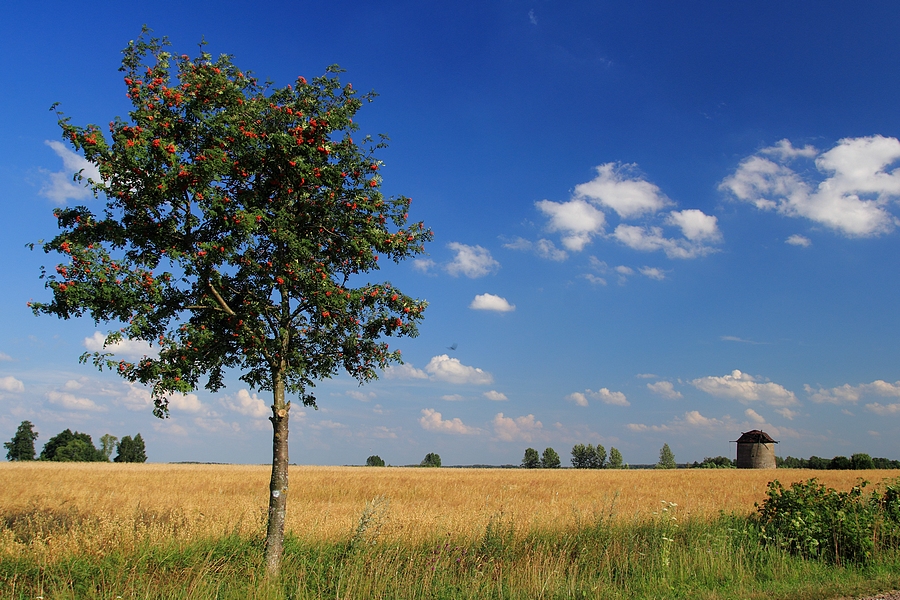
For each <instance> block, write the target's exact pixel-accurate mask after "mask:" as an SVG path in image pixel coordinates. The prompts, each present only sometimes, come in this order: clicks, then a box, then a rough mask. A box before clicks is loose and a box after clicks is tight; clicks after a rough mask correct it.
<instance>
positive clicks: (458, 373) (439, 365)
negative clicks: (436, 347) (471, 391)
mask: <svg viewBox="0 0 900 600" xmlns="http://www.w3.org/2000/svg"><path fill="white" fill-rule="evenodd" d="M425 371H427V372H428V373H429V374H431V376H432V377H433V378H434V379H436V380H439V381H446V382H448V383H458V384H466V383H470V384H474V385H488V384H490V383H493V381H494V376H493V375H491V374H490V373H488V372H486V371H483V370H481V369H478V368H476V367H470V366H467V365H464V364H462V363H461V362H460V361H459V359H458V358H450V357H449V356H448V355H446V354H441V355H440V356H435V357H432V359H431V361H429V363H428V365H426V367H425Z"/></svg>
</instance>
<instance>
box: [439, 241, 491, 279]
mask: <svg viewBox="0 0 900 600" xmlns="http://www.w3.org/2000/svg"><path fill="white" fill-rule="evenodd" d="M447 247H448V248H450V250H452V251H454V252H456V257H455V258H454V259H453V260H452V261H451V262H449V263H448V264H447V265H446V267H445V268H446V269H447V272H448V273H450V274H451V275H453V276H454V277H458V276H459V275H465V276H466V277H469V278H470V279H476V278H478V277H484V276H485V275H489V274H490V273H493V272H494V271H496V270H497V269H498V268H500V263H498V262H497V261H496V260H494V258H493V257H492V256H491V253H490V251H488V250H487V249H486V248H482V247H481V246H467V245H466V244H460V243H458V242H451V243H449V244H447Z"/></svg>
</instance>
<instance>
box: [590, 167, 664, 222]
mask: <svg viewBox="0 0 900 600" xmlns="http://www.w3.org/2000/svg"><path fill="white" fill-rule="evenodd" d="M636 167H637V165H633V164H632V165H621V164H616V163H606V164H603V165H600V166H599V167H597V177H595V178H594V179H593V180H591V181H589V182H587V183H581V184H579V185H576V186H575V197H576V198H587V199H588V200H590V201H591V202H593V203H595V204H599V205H601V206H605V207H608V208H611V209H612V210H614V211H615V212H616V213H617V214H618V215H619V216H620V217H621V218H623V219H630V218H634V217H638V216H641V215H643V214H647V213H651V214H652V213H656V212H659V211H660V210H662V209H663V208H665V207H666V206H668V205H671V204H672V201H671V200H669V199H668V198H666V196H665V194H663V193H662V191H661V190H660V189H659V188H658V187H657V186H656V185H654V184H652V183H650V182H649V181H645V180H643V179H640V178H637V177H631V176H630V175H631V172H632V171H634V170H635V169H636Z"/></svg>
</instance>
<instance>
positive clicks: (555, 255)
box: [503, 237, 569, 262]
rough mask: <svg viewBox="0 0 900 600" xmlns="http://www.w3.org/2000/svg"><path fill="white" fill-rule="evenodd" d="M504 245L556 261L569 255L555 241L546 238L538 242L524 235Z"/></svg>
mask: <svg viewBox="0 0 900 600" xmlns="http://www.w3.org/2000/svg"><path fill="white" fill-rule="evenodd" d="M503 247H504V248H507V249H509V250H524V251H527V252H534V253H535V254H537V255H538V256H539V257H541V258H546V259H547V260H552V261H556V262H560V261H563V260H566V258H568V257H569V255H568V254H567V253H566V251H565V250H560V249H559V248H557V247H556V245H555V244H554V243H553V242H551V241H550V240H548V239H544V238H541V239H539V240H538V241H536V242H531V241H530V240H526V239H525V238H523V237H517V238H515V239H514V240H513V241H511V242H506V243H505V244H503Z"/></svg>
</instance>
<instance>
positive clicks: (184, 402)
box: [169, 394, 203, 413]
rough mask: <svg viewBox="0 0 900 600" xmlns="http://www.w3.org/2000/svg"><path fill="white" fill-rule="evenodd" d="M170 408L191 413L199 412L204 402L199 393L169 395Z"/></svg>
mask: <svg viewBox="0 0 900 600" xmlns="http://www.w3.org/2000/svg"><path fill="white" fill-rule="evenodd" d="M169 408H174V409H176V410H181V411H184V412H189V413H198V412H200V411H201V410H203V404H202V403H201V402H200V398H198V397H197V394H173V395H171V396H169Z"/></svg>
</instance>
